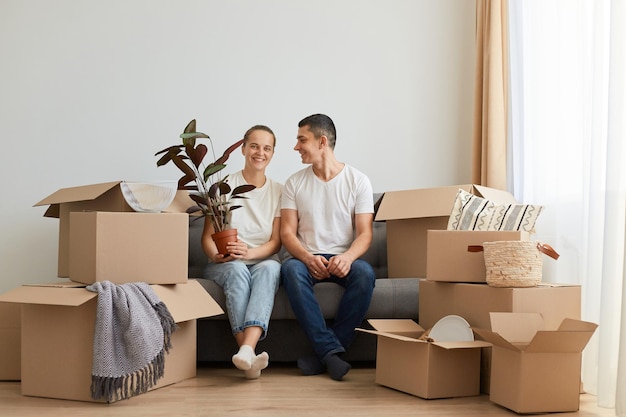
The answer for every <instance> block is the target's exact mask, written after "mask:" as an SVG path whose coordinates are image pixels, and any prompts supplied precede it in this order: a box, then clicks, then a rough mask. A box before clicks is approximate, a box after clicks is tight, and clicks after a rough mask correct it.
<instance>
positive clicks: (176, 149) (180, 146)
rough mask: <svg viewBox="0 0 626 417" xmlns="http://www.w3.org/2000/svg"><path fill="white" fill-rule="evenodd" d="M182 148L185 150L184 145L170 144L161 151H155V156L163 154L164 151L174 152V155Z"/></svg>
mask: <svg viewBox="0 0 626 417" xmlns="http://www.w3.org/2000/svg"><path fill="white" fill-rule="evenodd" d="M182 150H183V145H175V146H168V147H167V148H165V149H163V150H162V151H159V152H157V153H155V154H154V156H157V155H159V154H162V153H164V152H167V153H173V154H174V155H176V154H178V153H179V152H181V151H182Z"/></svg>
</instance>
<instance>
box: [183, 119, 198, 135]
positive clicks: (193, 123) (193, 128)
mask: <svg viewBox="0 0 626 417" xmlns="http://www.w3.org/2000/svg"><path fill="white" fill-rule="evenodd" d="M195 131H196V119H191V121H190V122H189V123H187V126H185V130H184V132H185V133H190V132H195Z"/></svg>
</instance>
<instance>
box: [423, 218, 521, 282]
mask: <svg viewBox="0 0 626 417" xmlns="http://www.w3.org/2000/svg"><path fill="white" fill-rule="evenodd" d="M509 240H530V234H529V233H528V232H523V231H478V230H429V231H428V232H427V248H426V279H428V280H430V281H446V282H483V283H484V282H486V280H487V272H486V268H485V256H484V253H483V252H482V251H480V252H472V251H470V250H469V249H468V248H469V247H470V246H482V244H483V243H484V242H498V241H509Z"/></svg>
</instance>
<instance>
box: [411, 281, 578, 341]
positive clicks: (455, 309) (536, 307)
mask: <svg viewBox="0 0 626 417" xmlns="http://www.w3.org/2000/svg"><path fill="white" fill-rule="evenodd" d="M580 310H581V291H580V285H570V284H540V285H538V286H537V287H529V288H498V287H491V286H489V285H487V284H470V283H451V282H437V281H428V280H425V279H424V280H420V283H419V320H420V324H421V325H422V326H424V327H426V328H428V327H432V326H433V325H434V324H435V323H436V322H437V320H439V319H441V318H442V317H445V316H447V315H450V314H456V315H459V316H461V317H463V318H464V319H465V320H467V321H468V322H469V324H470V325H471V326H472V327H480V328H486V329H488V328H490V327H489V326H490V325H491V319H490V313H491V312H512V313H540V314H541V315H542V317H543V320H544V325H545V328H546V329H556V328H557V327H558V326H559V324H561V321H563V319H565V318H570V319H580Z"/></svg>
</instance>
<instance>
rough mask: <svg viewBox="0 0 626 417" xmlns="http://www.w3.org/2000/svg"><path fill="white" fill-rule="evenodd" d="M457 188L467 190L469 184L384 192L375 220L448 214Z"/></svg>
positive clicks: (469, 187) (469, 186)
mask: <svg viewBox="0 0 626 417" xmlns="http://www.w3.org/2000/svg"><path fill="white" fill-rule="evenodd" d="M459 188H462V189H464V190H466V191H468V192H469V191H470V190H471V185H469V184H466V185H453V186H447V187H437V188H422V189H416V190H403V191H388V192H385V194H384V195H383V198H382V200H381V202H380V206H379V207H378V213H377V214H376V219H375V220H376V221H384V220H396V219H415V218H422V217H439V216H449V215H450V213H451V212H452V207H453V206H454V199H455V197H456V194H457V192H458V191H459Z"/></svg>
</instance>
